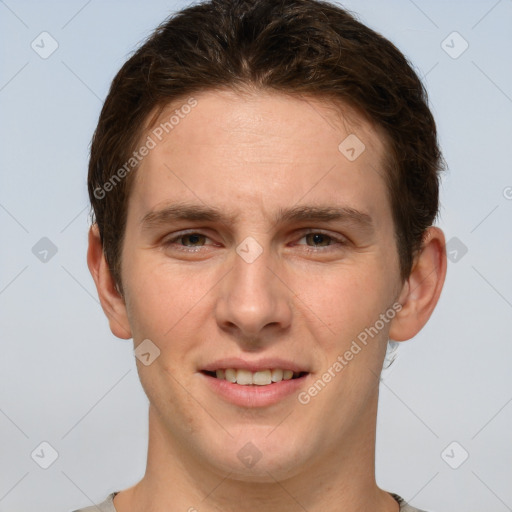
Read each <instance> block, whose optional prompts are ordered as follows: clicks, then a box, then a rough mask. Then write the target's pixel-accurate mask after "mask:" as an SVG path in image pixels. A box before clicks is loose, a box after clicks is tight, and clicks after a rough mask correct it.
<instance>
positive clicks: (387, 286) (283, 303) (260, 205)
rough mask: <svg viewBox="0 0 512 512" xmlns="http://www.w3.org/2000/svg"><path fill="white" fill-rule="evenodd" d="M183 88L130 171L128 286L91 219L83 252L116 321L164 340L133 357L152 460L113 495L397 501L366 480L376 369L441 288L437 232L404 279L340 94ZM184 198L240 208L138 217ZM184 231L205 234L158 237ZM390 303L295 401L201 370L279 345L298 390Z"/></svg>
mask: <svg viewBox="0 0 512 512" xmlns="http://www.w3.org/2000/svg"><path fill="white" fill-rule="evenodd" d="M194 97H195V98H196V99H197V102H198V104H197V106H196V107H195V108H193V109H192V111H191V112H190V113H189V114H188V115H187V116H186V117H185V118H184V119H182V120H180V123H179V124H178V125H177V126H176V127H175V128H174V130H173V131H171V132H170V133H169V134H168V135H167V136H166V137H165V138H164V139H163V140H162V142H159V143H158V145H157V146H156V147H155V148H154V149H152V150H151V151H150V153H149V155H148V156H146V157H145V158H144V160H143V162H142V163H141V167H140V168H139V169H138V170H137V174H136V176H135V181H134V187H133V190H132V193H131V196H130V199H129V204H128V218H127V228H126V234H125V238H124V241H123V250H122V270H121V276H122V283H123V292H124V295H123V296H121V295H120V294H119V293H118V292H117V290H116V288H115V286H114V282H113V280H112V276H111V275H110V273H109V270H108V265H107V264H106V262H105V258H104V256H103V253H102V247H101V242H100V240H99V236H98V231H97V227H96V226H92V228H91V230H90V233H89V251H88V265H89V268H90V271H91V274H92V276H93V278H94V280H95V283H96V286H97V290H98V294H99V297H100V300H101V304H102V307H103V309H104V311H105V314H106V315H107V317H108V319H109V321H110V327H111V330H112V332H113V333H114V334H115V335H116V336H118V337H120V338H124V339H128V338H130V337H133V339H134V345H135V347H136V346H138V344H139V343H141V342H142V340H144V339H150V340H151V341H152V342H153V343H154V344H155V345H156V346H157V347H158V348H159V349H160V356H159V357H158V358H156V359H155V360H154V362H152V363H151V364H150V365H148V366H145V365H143V364H142V363H141V362H140V361H139V360H137V368H138V372H139V376H140V380H141V383H142V386H143V388H144V390H145V392H146V394H147V396H148V398H149V401H150V407H149V448H148V460H147V469H146V473H145V476H144V477H143V479H142V480H141V481H140V482H139V483H137V484H136V485H135V486H133V487H131V488H130V489H127V490H124V491H121V492H120V493H119V494H118V495H117V496H116V497H115V499H114V504H115V506H116V509H117V510H118V512H129V511H130V512H131V511H140V510H148V511H149V510H151V511H155V512H156V511H160V510H189V509H190V507H195V508H196V509H197V510H199V511H201V512H203V511H204V512H208V511H221V510H222V511H234V510H235V509H236V510H238V508H239V505H238V504H239V503H240V496H243V497H244V498H243V502H244V510H245V511H248V512H260V511H261V509H262V507H263V506H264V507H265V509H266V510H279V511H280V512H282V511H297V510H303V509H306V510H308V512H317V511H320V510H322V511H323V512H326V511H327V512H330V511H332V512H334V511H339V510H351V511H353V512H355V511H361V512H362V511H369V510H372V511H373V510H379V511H381V512H382V511H384V512H396V511H398V509H399V507H398V504H397V503H396V501H395V500H394V499H393V498H392V497H391V496H390V495H389V494H388V493H387V492H385V491H384V490H381V489H380V488H379V487H378V486H377V484H376V481H375V431H376V416H377V403H378V391H379V389H378V383H379V379H378V377H379V374H380V370H381V368H382V362H383V358H384V355H385V350H386V343H387V340H388V338H391V339H394V340H396V341H403V340H407V339H409V338H411V337H413V336H414V335H415V334H416V333H418V331H420V329H421V328H422V327H423V326H424V325H425V323H426V322H427V320H428V318H429V317H430V315H431V313H432V311H433V309H434V307H435V305H436V303H437V301H438V298H439V296H440V293H441V289H442V285H443V282H444V278H445V273H446V254H445V250H444V245H445V240H444V235H443V233H442V231H441V230H440V229H439V228H436V227H430V228H429V229H428V231H427V236H426V239H425V243H424V245H423V249H422V251H421V252H420V254H419V255H418V256H417V257H416V259H415V262H414V266H413V270H412V272H411V274H410V276H409V278H408V279H407V280H406V281H405V282H402V281H401V279H400V273H399V263H398V254H397V249H396V244H395V239H394V226H393V221H392V215H391V208H390V203H389V200H388V195H387V191H386V186H385V182H384V179H383V172H384V171H383V170H382V163H381V162H383V157H384V155H385V151H386V149H385V146H384V143H383V140H384V138H383V135H382V133H381V132H380V131H379V130H378V129H377V128H376V127H375V126H372V125H371V124H370V123H369V122H368V121H366V120H365V119H364V118H363V117H362V116H360V115H359V114H358V113H357V112H355V111H353V110H351V109H350V108H349V107H347V106H344V108H343V109H342V112H340V111H339V110H337V109H335V108H334V107H333V105H329V104H326V103H323V102H320V101H318V100H315V99H313V98H308V99H304V98H303V99H298V98H291V97H289V96H286V95H283V94H278V93H269V92H262V91H252V92H248V93H245V94H241V93H235V92H231V91H206V92H203V93H201V94H197V95H194ZM173 108H176V105H173V106H172V107H171V106H169V112H172V110H173ZM167 115H168V114H167ZM164 118H165V116H162V119H164ZM167 118H168V117H167ZM156 124H158V122H157V123H156ZM148 133H150V132H149V131H148ZM351 133H354V134H356V135H357V137H358V138H359V139H360V140H361V141H363V142H364V144H365V147H366V149H365V150H364V152H363V153H362V154H361V155H360V156H359V157H358V158H357V159H356V160H354V161H352V162H351V161H349V160H348V159H347V158H346V157H345V156H344V155H343V154H342V153H341V152H340V151H339V150H338V145H339V144H340V142H342V141H343V140H344V139H345V138H346V137H347V136H348V135H349V134H351ZM146 136H147V133H146V134H145V135H144V139H145V137H146ZM185 201H186V202H188V203H192V204H196V205H199V206H205V205H207V206H213V207H216V208H218V209H219V210H220V211H222V212H223V213H225V214H233V215H237V217H236V219H233V220H232V221H231V222H219V221H213V222H211V221H207V222H206V221H189V220H187V221H177V222H172V223H166V224H164V225H158V226H152V227H149V228H147V229H143V227H142V224H141V220H142V219H143V218H144V216H145V215H146V214H148V212H150V211H153V210H158V209H161V208H163V207H164V206H165V205H168V204H176V203H178V202H185ZM297 205H300V206H305V205H310V206H311V205H312V206H326V205H329V206H338V207H341V206H349V207H351V208H353V209H356V210H358V211H360V212H363V213H366V214H367V215H369V216H371V218H372V219H373V230H372V231H371V232H370V230H367V229H364V228H363V227H362V226H360V225H358V224H357V223H354V222H347V221H346V220H343V221H330V222H328V221H318V220H315V221H311V220H309V219H305V220H302V221H296V220H295V221H292V222H288V221H287V222H281V221H277V222H276V220H275V216H276V215H277V212H278V209H279V208H283V209H286V208H289V207H293V206H297ZM308 229H309V230H310V231H315V232H318V231H321V232H322V233H324V235H328V236H324V237H323V238H322V237H319V238H318V237H317V238H315V237H314V236H313V235H309V236H306V235H307V230H308ZM184 230H192V231H193V232H196V233H197V234H199V235H203V236H199V237H198V238H193V237H192V238H190V237H184V238H177V239H176V240H174V241H173V242H170V243H167V244H166V242H169V240H171V239H172V238H173V237H176V236H177V235H179V234H180V233H182V232H183V231H184ZM188 234H189V235H190V234H191V232H189V233H188ZM249 236H250V237H253V238H254V239H255V240H256V241H257V242H258V243H259V245H260V246H261V248H262V251H263V252H262V253H261V255H260V256H259V257H258V258H257V259H256V260H255V261H253V262H252V263H247V262H246V261H245V260H244V259H243V258H242V257H240V256H239V254H238V253H237V252H236V248H237V246H238V245H239V244H240V243H241V242H242V241H243V240H244V239H245V238H246V237H249ZM329 237H332V238H329ZM337 239H341V240H345V243H344V244H340V243H338V242H337ZM319 240H320V241H319ZM397 302H398V303H400V304H401V305H402V309H401V311H400V312H399V313H398V314H396V316H395V317H394V318H393V319H392V320H391V321H390V322H388V323H386V324H385V326H384V328H383V329H382V330H381V331H380V332H379V333H378V335H376V336H375V337H373V338H372V339H371V341H370V342H369V343H368V344H367V345H366V346H364V348H363V349H362V350H361V351H360V352H359V353H358V354H357V355H355V356H354V358H353V359H352V360H351V361H350V362H349V364H348V365H347V366H346V367H345V368H344V369H343V371H341V372H339V373H337V374H336V377H335V378H333V379H332V380H331V382H329V383H328V385H326V386H325V388H324V389H323V390H322V391H321V392H320V393H318V395H317V396H315V397H313V398H312V399H311V400H310V402H309V403H308V404H306V405H303V404H301V403H300V402H299V401H298V400H297V394H293V395H291V396H288V397H286V398H284V399H282V400H281V401H279V402H278V403H276V404H273V405H271V406H268V407H240V406H236V405H233V404H232V403H229V402H227V401H225V400H223V399H221V398H220V397H219V396H218V395H217V394H216V393H215V392H213V391H212V390H211V389H210V388H209V387H208V386H207V385H206V384H205V378H204V376H203V375H202V374H201V373H200V372H199V370H200V369H201V368H202V367H203V366H204V365H205V364H207V363H209V362H212V361H215V360H216V359H218V358H220V357H228V356H238V357H242V358H244V359H249V360H257V359H259V358H262V357H267V356H268V357H282V358H285V359H288V360H291V361H294V362H296V363H298V364H301V365H302V366H304V367H306V368H307V369H308V371H309V372H310V373H309V375H308V376H307V377H306V379H305V380H304V384H303V390H307V389H308V388H309V387H310V386H311V384H312V383H313V382H315V381H316V380H317V379H318V378H320V377H321V376H322V374H323V373H324V372H325V371H326V370H327V369H328V368H329V367H332V365H333V363H334V362H335V361H336V360H337V357H338V356H339V355H340V354H343V353H344V352H345V351H346V350H348V348H349V347H350V345H351V342H352V341H353V340H354V339H355V338H356V337H357V335H358V334H359V333H360V332H362V331H364V329H365V328H366V327H369V326H372V325H374V324H375V322H376V320H377V319H379V315H380V314H382V313H385V312H386V311H387V310H389V308H390V307H391V306H392V305H393V304H395V303H397ZM301 390H302V388H301ZM248 442H251V443H252V444H253V445H254V446H255V447H257V449H258V450H259V452H260V453H261V458H260V460H259V461H258V462H257V463H256V464H255V465H253V466H252V467H250V468H249V467H246V466H245V465H244V464H242V463H241V461H240V459H239V458H238V457H237V453H238V451H239V450H240V449H241V448H242V447H243V446H244V445H246V443H248Z"/></svg>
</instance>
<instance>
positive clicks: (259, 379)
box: [237, 370, 272, 386]
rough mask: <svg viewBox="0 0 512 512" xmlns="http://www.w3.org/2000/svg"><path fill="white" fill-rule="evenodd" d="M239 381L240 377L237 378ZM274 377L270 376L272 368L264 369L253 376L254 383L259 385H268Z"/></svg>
mask: <svg viewBox="0 0 512 512" xmlns="http://www.w3.org/2000/svg"><path fill="white" fill-rule="evenodd" d="M237 382H238V379H237ZM271 382H272V379H271V377H270V370H263V371H261V372H255V373H254V375H253V376H252V383H253V384H257V385H258V386H266V385H267V384H270V383H271Z"/></svg>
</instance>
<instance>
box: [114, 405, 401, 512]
mask: <svg viewBox="0 0 512 512" xmlns="http://www.w3.org/2000/svg"><path fill="white" fill-rule="evenodd" d="M376 412H377V397H375V401H374V402H373V403H372V404H369V407H368V408H367V411H366V414H365V416H366V418H365V419H367V420H368V421H366V422H365V423H364V422H363V427H364V428H361V424H358V425H356V428H354V429H353V431H351V432H348V433H347V435H346V436H344V440H343V442H342V443H340V444H339V446H338V447H337V449H334V450H331V451H330V452H329V453H328V454H327V455H325V454H324V455H323V456H322V457H317V458H312V459H311V460H309V461H308V462H307V464H304V467H301V468H298V469H297V471H296V472H295V473H294V474H292V475H290V476H288V477H284V478H283V477H280V476H279V477H278V478H276V477H275V474H277V473H274V475H273V474H272V473H273V472H272V471H267V475H268V478H264V479H262V478H259V479H258V481H257V482H255V481H248V480H247V478H245V479H241V478H237V475H236V474H235V473H233V472H232V471H225V472H222V471H221V470H219V469H218V468H213V467H210V466H209V465H208V464H206V463H205V461H204V460H197V459H196V458H195V457H194V456H192V455H190V454H189V453H188V452H186V450H185V449H184V448H183V445H180V443H179V442H176V440H174V439H172V437H171V436H170V435H169V432H168V431H167V429H166V428H165V425H164V423H163V422H162V420H161V418H160V417H159V415H158V414H157V413H156V412H155V411H154V409H153V408H152V407H151V406H150V409H149V447H148V461H147V467H146V473H145V475H144V478H143V479H142V480H141V481H140V482H139V483H138V484H137V485H135V486H134V487H132V488H130V489H127V490H125V491H122V492H120V493H119V494H118V495H117V496H116V498H115V500H114V504H115V507H116V510H117V512H135V511H140V510H152V511H155V512H159V511H163V510H182V511H189V512H220V511H222V512H231V511H233V510H235V509H238V508H239V506H240V503H241V501H242V503H243V508H244V512H261V510H262V507H264V509H266V510H279V512H292V511H293V512H296V511H297V510H300V509H302V510H307V511H308V512H320V511H321V512H339V511H340V510H347V511H350V512H364V511H367V510H375V511H379V512H398V510H399V506H398V503H397V502H396V501H395V500H394V499H393V498H392V497H391V495H390V494H389V493H387V492H385V491H383V490H381V489H379V487H378V486H377V484H376V481H375V462H374V461H375V429H376V425H375V418H376ZM262 480H263V481H262ZM241 497H243V498H242V499H241Z"/></svg>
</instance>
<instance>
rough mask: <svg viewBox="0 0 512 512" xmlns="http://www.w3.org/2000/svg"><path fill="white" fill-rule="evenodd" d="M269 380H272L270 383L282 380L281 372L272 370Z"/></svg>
mask: <svg viewBox="0 0 512 512" xmlns="http://www.w3.org/2000/svg"><path fill="white" fill-rule="evenodd" d="M270 378H271V379H272V382H280V381H282V380H283V370H280V369H278V368H276V369H275V370H272V373H271V374H270Z"/></svg>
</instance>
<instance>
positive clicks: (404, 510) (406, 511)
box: [390, 492, 426, 512]
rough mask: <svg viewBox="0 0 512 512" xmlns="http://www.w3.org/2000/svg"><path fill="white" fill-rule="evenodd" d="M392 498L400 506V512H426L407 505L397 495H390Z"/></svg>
mask: <svg viewBox="0 0 512 512" xmlns="http://www.w3.org/2000/svg"><path fill="white" fill-rule="evenodd" d="M390 494H391V496H393V498H395V500H396V501H398V504H399V505H400V512H426V511H425V510H421V509H419V508H416V507H413V506H412V505H409V504H408V503H407V502H406V501H405V500H404V499H403V498H402V497H401V496H399V495H398V494H394V493H392V492H391V493H390Z"/></svg>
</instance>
